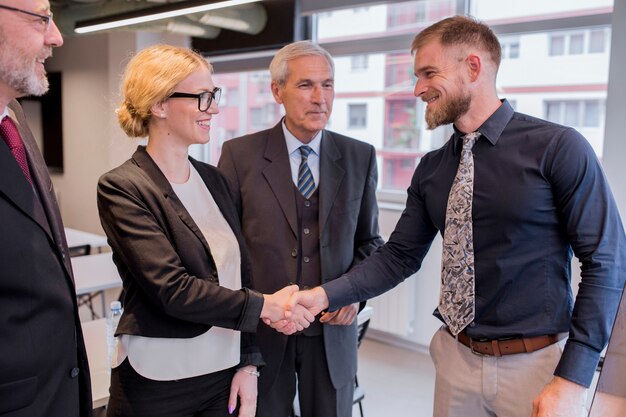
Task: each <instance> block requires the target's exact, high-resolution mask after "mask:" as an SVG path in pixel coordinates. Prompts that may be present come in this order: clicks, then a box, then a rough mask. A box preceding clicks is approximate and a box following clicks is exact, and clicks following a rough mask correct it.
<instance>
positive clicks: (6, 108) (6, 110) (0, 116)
mask: <svg viewBox="0 0 626 417" xmlns="http://www.w3.org/2000/svg"><path fill="white" fill-rule="evenodd" d="M8 116H9V106H6V107H5V108H4V111H3V112H2V115H0V122H1V121H2V120H4V118H5V117H8Z"/></svg>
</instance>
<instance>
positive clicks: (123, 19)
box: [74, 0, 261, 34]
mask: <svg viewBox="0 0 626 417" xmlns="http://www.w3.org/2000/svg"><path fill="white" fill-rule="evenodd" d="M259 1H261V0H227V1H217V2H208V1H206V0H204V1H183V2H179V3H172V4H168V5H165V6H157V7H150V8H147V9H143V10H136V11H132V12H128V13H122V14H118V15H113V16H106V17H101V18H96V19H89V20H85V21H82V22H77V23H76V27H75V28H74V32H76V33H81V34H83V33H91V32H97V31H101V30H107V29H114V28H119V27H122V26H130V25H136V24H139V23H145V22H153V21H155V20H162V19H169V18H172V17H176V16H184V15H188V14H193V13H201V12H207V11H210V10H217V9H223V8H226V7H232V6H239V5H241V4H248V3H256V2H259ZM207 3H208V4H207Z"/></svg>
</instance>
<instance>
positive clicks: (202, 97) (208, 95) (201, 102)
mask: <svg viewBox="0 0 626 417" xmlns="http://www.w3.org/2000/svg"><path fill="white" fill-rule="evenodd" d="M220 97H222V89H221V88H219V87H215V88H214V89H213V91H205V92H203V93H199V94H191V93H179V92H174V93H172V94H171V95H170V97H169V98H195V99H198V110H200V111H201V112H205V111H207V110H209V107H211V103H212V102H213V100H215V103H216V104H219V102H220Z"/></svg>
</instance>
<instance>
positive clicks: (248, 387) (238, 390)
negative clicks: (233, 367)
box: [228, 365, 259, 417]
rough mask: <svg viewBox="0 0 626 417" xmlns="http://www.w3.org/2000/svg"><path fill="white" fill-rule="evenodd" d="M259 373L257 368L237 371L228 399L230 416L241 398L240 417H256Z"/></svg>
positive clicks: (245, 367)
mask: <svg viewBox="0 0 626 417" xmlns="http://www.w3.org/2000/svg"><path fill="white" fill-rule="evenodd" d="M258 379H259V373H258V372H257V370H256V366H252V365H249V366H244V367H243V368H239V369H237V372H235V375H233V380H232V382H231V383H230V397H229V398H228V414H232V413H233V411H235V408H237V397H239V413H238V414H237V415H238V416H239V417H254V416H255V414H256V397H257V382H258Z"/></svg>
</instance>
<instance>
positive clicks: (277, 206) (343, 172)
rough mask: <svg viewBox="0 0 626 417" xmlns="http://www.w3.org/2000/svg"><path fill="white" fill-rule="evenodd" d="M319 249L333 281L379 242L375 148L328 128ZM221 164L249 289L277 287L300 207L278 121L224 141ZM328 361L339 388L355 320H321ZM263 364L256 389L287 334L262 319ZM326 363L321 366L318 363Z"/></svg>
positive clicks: (290, 268)
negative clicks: (245, 256)
mask: <svg viewBox="0 0 626 417" xmlns="http://www.w3.org/2000/svg"><path fill="white" fill-rule="evenodd" d="M320 153H321V155H320V183H319V231H320V236H319V246H320V266H321V271H322V277H321V279H322V283H323V282H326V281H328V280H332V279H335V278H337V277H339V276H340V275H342V274H343V273H345V272H346V271H348V269H350V267H351V266H352V265H354V264H356V263H358V262H360V261H361V260H363V259H364V258H365V257H366V256H368V255H369V254H370V253H372V252H373V251H374V250H375V249H376V248H377V247H378V246H380V245H381V244H382V239H381V238H380V236H379V234H378V205H377V203H376V183H377V177H378V176H377V168H376V153H375V150H374V147H373V146H371V145H369V144H367V143H364V142H361V141H358V140H355V139H351V138H348V137H346V136H343V135H339V134H337V133H334V132H330V131H328V130H325V131H324V132H323V136H322V145H321V150H320ZM219 168H220V170H222V172H223V173H224V175H225V176H226V178H227V179H228V180H229V184H230V186H231V192H232V193H233V198H234V200H235V204H236V205H237V208H238V211H239V213H240V216H241V224H242V228H243V232H244V235H245V237H246V243H247V244H248V248H249V250H250V256H251V259H252V268H253V276H254V286H253V287H252V288H254V289H256V290H258V291H260V292H263V293H268V292H270V293H271V292H274V291H276V290H278V289H280V288H282V287H284V286H285V285H287V284H288V283H289V281H292V280H293V279H294V278H295V277H296V275H297V262H296V258H295V257H294V256H293V255H292V252H293V251H294V249H296V248H297V247H298V245H297V236H298V233H297V227H298V226H297V225H298V220H297V212H296V203H295V198H294V185H293V180H292V177H291V165H290V163H289V155H288V153H287V145H286V143H285V136H284V134H283V130H282V125H281V122H279V123H278V124H277V125H276V126H274V127H273V128H271V129H268V130H264V131H262V132H257V133H254V134H252V135H248V136H244V137H241V138H237V139H232V140H229V141H227V142H225V143H224V147H223V148H222V156H221V158H220V162H219ZM323 332H324V344H325V347H326V357H327V362H328V363H327V366H328V369H329V372H330V376H331V379H332V383H333V385H334V387H335V388H340V387H342V386H344V385H345V384H347V383H352V381H354V375H355V374H356V366H357V358H356V337H357V334H356V320H355V322H354V323H353V324H352V325H351V326H336V325H324V326H323ZM257 343H258V344H259V346H260V348H261V353H262V354H263V359H264V360H265V362H266V363H267V366H266V367H265V369H264V370H263V372H262V373H261V379H260V381H259V392H260V394H264V393H266V392H267V391H268V390H269V388H270V387H271V386H272V384H273V382H274V380H275V378H276V375H277V373H278V370H279V369H280V366H281V363H282V360H283V357H284V350H285V347H286V345H287V337H286V336H284V335H282V334H279V333H277V332H275V331H274V330H272V329H270V328H269V327H268V326H265V325H264V324H261V325H260V326H259V329H258V333H257ZM321 366H323V364H322V365H321Z"/></svg>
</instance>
